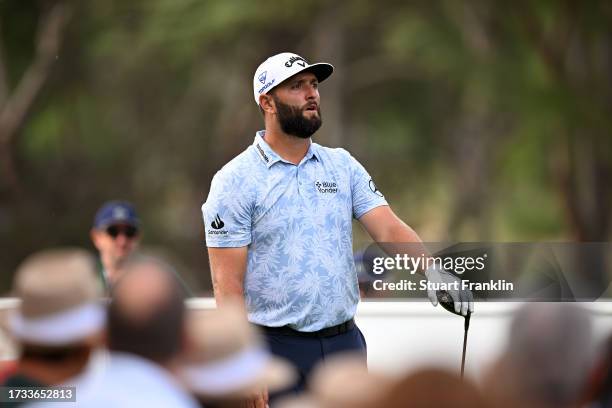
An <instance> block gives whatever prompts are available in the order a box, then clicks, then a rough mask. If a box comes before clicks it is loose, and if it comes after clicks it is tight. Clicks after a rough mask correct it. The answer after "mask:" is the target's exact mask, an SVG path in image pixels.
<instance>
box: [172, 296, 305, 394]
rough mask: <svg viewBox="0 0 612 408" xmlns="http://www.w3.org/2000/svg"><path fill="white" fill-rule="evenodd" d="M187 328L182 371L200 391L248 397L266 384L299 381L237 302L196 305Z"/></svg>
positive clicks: (279, 386) (285, 384) (276, 385)
mask: <svg viewBox="0 0 612 408" xmlns="http://www.w3.org/2000/svg"><path fill="white" fill-rule="evenodd" d="M187 333H188V339H189V340H188V341H190V345H191V347H190V350H189V351H188V353H187V355H186V357H185V361H184V364H183V367H182V370H181V375H182V377H183V379H184V380H185V382H186V383H187V386H188V387H189V388H190V390H191V391H192V392H194V393H195V394H197V395H199V396H202V397H210V398H240V397H248V396H250V395H253V394H254V393H256V392H257V391H259V390H261V389H262V387H264V386H265V387H267V388H268V390H269V391H271V392H273V391H276V390H280V389H283V388H285V387H288V386H290V385H291V384H293V382H294V381H295V378H296V374H295V371H294V370H293V368H292V367H291V366H290V365H289V364H288V363H286V362H285V361H284V360H281V359H278V358H276V357H274V356H272V355H271V354H270V353H269V352H268V350H267V349H266V348H265V346H264V345H263V343H262V340H261V338H260V336H259V333H257V330H256V329H255V328H254V327H253V326H252V325H251V324H250V323H249V322H248V321H247V319H246V312H245V311H244V310H243V309H242V308H241V307H239V306H236V305H234V304H224V305H223V306H222V307H221V308H220V309H217V310H212V311H203V310H192V311H191V312H190V315H189V317H188V325H187Z"/></svg>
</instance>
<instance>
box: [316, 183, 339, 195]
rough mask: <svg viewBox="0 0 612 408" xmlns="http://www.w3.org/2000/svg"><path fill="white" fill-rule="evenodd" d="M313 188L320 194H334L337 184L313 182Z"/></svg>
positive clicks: (336, 190)
mask: <svg viewBox="0 0 612 408" xmlns="http://www.w3.org/2000/svg"><path fill="white" fill-rule="evenodd" d="M315 187H316V188H317V191H318V192H319V193H321V194H336V193H337V192H338V184H337V183H336V182H335V181H315Z"/></svg>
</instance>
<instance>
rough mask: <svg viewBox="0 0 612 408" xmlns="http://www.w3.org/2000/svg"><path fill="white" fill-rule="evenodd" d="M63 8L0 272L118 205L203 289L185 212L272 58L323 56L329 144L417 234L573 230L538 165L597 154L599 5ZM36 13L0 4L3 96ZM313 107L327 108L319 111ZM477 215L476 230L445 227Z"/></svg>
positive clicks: (245, 115) (14, 78)
mask: <svg viewBox="0 0 612 408" xmlns="http://www.w3.org/2000/svg"><path fill="white" fill-rule="evenodd" d="M70 4H71V5H72V6H73V16H72V20H71V22H70V25H69V27H68V29H67V30H66V32H65V33H64V38H63V41H62V42H63V49H62V52H61V54H60V56H59V59H58V61H57V63H56V65H55V67H54V70H53V73H52V75H51V77H50V79H49V81H48V82H47V84H46V85H45V87H44V89H43V92H42V93H41V94H40V95H39V97H38V99H37V102H36V104H35V105H34V107H33V109H32V110H31V112H30V115H29V117H28V121H27V122H26V123H25V125H24V126H23V128H22V131H21V132H20V134H19V136H18V141H17V142H16V143H14V149H13V150H14V151H13V153H14V155H15V157H16V158H17V163H18V170H19V175H20V181H21V183H22V185H23V187H24V188H23V190H24V192H23V193H22V195H21V196H19V197H18V196H17V195H15V194H13V193H11V192H5V193H4V195H3V196H2V204H1V206H0V211H3V212H4V213H6V214H9V217H10V218H11V219H13V220H18V221H19V222H11V223H5V224H2V225H0V234H1V235H2V236H3V238H2V239H3V242H5V240H6V239H7V238H8V237H10V238H11V240H10V241H11V243H10V245H9V247H10V248H8V249H9V250H11V249H12V252H11V251H7V253H10V254H11V255H9V256H8V257H6V258H4V257H3V263H2V264H0V269H1V270H0V272H4V275H5V276H8V275H7V274H6V272H10V271H12V270H13V268H14V266H15V265H16V264H17V263H18V261H19V260H20V259H21V258H22V257H23V256H24V255H25V254H27V253H29V252H32V251H34V250H36V249H39V248H41V247H45V246H48V245H51V244H66V243H74V244H80V245H88V243H87V242H88V239H87V230H88V228H89V223H90V222H91V216H92V215H93V213H94V212H95V209H96V208H97V207H98V205H99V204H100V203H101V202H103V201H105V200H107V199H110V198H127V199H130V200H133V201H134V202H135V204H136V205H137V207H138V208H139V210H140V211H141V213H142V214H143V218H144V221H145V225H146V235H145V243H149V244H151V245H154V246H163V247H166V248H168V250H169V251H170V252H173V253H174V254H175V255H177V257H178V258H180V259H181V260H182V261H183V263H184V265H185V266H186V268H187V270H186V271H185V272H184V274H185V275H190V276H191V279H192V281H193V282H196V285H199V287H200V288H201V289H203V290H204V289H209V277H208V273H207V271H206V268H207V265H206V257H205V253H204V250H203V247H202V245H201V242H202V240H203V232H202V227H201V221H200V210H199V207H200V205H201V203H202V202H203V201H204V199H205V197H206V194H207V192H208V187H209V183H210V180H211V178H212V176H213V175H214V173H215V172H216V171H217V170H218V169H219V168H220V166H222V165H223V164H224V163H225V162H226V161H227V160H229V159H230V158H231V157H233V156H234V155H235V154H237V153H238V152H240V151H241V150H243V149H244V148H245V147H246V146H247V145H248V144H249V143H250V142H251V140H252V137H253V134H254V132H255V131H256V130H258V129H260V128H261V126H262V125H261V118H260V115H259V112H258V110H257V108H256V107H255V105H254V104H253V101H252V89H251V81H252V75H253V71H254V69H255V68H256V66H257V64H259V63H260V62H261V61H262V60H263V59H264V58H266V57H267V56H269V55H271V54H273V53H276V52H281V51H286V50H295V51H296V52H298V53H302V54H305V56H307V57H309V58H311V59H313V60H314V59H318V58H321V57H322V58H325V59H329V60H330V62H332V63H334V64H335V65H336V68H337V69H336V73H335V74H334V76H332V77H331V79H330V82H327V83H324V84H322V86H321V94H322V100H323V108H324V112H323V113H324V117H325V119H326V121H329V122H327V123H334V122H338V123H337V124H338V125H339V128H340V129H342V131H343V135H342V138H341V140H340V142H341V143H342V145H343V146H344V147H346V148H347V149H349V150H350V151H352V152H353V153H354V154H355V156H357V157H358V158H359V159H360V160H361V161H362V162H363V163H364V165H365V166H366V168H368V170H369V171H370V172H371V173H372V175H373V176H374V177H375V178H376V180H377V183H378V185H379V187H380V188H381V189H382V190H383V191H385V194H386V196H387V197H390V198H391V199H392V204H393V206H394V209H395V211H396V212H397V213H398V214H399V215H400V216H402V217H404V218H405V219H406V220H407V221H408V222H410V223H412V224H414V225H417V226H418V227H419V228H422V229H423V230H424V231H437V232H436V233H439V234H440V236H439V237H436V236H431V235H430V236H428V239H429V240H435V239H436V238H438V239H446V238H448V237H450V238H453V239H458V240H461V239H487V238H489V239H498V240H505V239H512V240H530V239H566V240H567V239H573V238H574V236H573V235H572V234H573V233H574V231H573V230H572V229H571V228H572V225H573V223H574V221H575V220H571V219H569V218H568V213H567V211H566V210H565V209H566V207H567V200H568V199H569V198H568V197H564V195H563V191H561V190H560V188H559V186H560V180H558V179H557V178H558V174H563V172H561V173H558V172H556V170H555V169H556V168H557V167H556V166H559V163H561V166H564V165H565V166H566V167H563V168H562V170H567V171H573V170H572V167H571V166H570V165H569V164H568V163H570V164H571V163H572V161H571V157H570V158H569V159H567V158H566V157H565V156H566V155H568V154H569V156H572V152H571V150H572V147H571V146H572V143H575V142H576V141H577V140H580V142H579V143H583V141H584V143H585V144H589V145H590V144H592V145H593V146H594V148H593V149H594V150H595V151H598V150H599V151H601V152H605V151H606V148H607V147H609V146H610V142H609V135H610V133H611V131H612V123H611V121H610V109H609V107H610V102H611V101H612V91H611V89H612V86H610V82H609V72H610V62H609V55H611V53H612V44H611V43H610V38H612V36H611V34H612V33H611V31H610V30H611V29H610V27H612V24H611V21H610V19H611V18H610V8H609V6H606V3H605V2H603V1H593V2H579V3H572V2H569V3H567V2H565V3H562V2H558V1H553V0H548V1H544V2H535V1H533V2H530V1H525V2H519V3H517V4H513V5H509V4H506V3H504V2H484V1H475V2H457V1H452V0H448V1H437V2H432V1H415V2H403V1H386V2H383V3H380V2H370V1H366V0H359V1H351V2H339V3H332V2H326V1H323V0H313V1H306V2H297V1H293V0H277V1H274V0H264V1H247V0H227V1H213V0H207V1H198V0H136V1H121V0H89V1H85V2H71V3H70ZM40 13H41V9H40V8H39V7H38V6H37V5H36V4H35V3H30V2H21V1H3V2H0V15H1V19H0V21H1V22H2V24H1V28H2V31H1V33H2V36H1V39H2V48H3V50H4V59H3V61H4V63H5V65H6V66H7V67H8V73H9V75H8V82H9V85H10V87H11V89H12V88H14V87H15V86H16V84H17V83H18V81H19V79H20V77H21V75H23V72H24V71H25V70H26V69H27V67H28V65H29V64H30V63H31V61H32V57H33V50H34V48H35V47H34V41H35V38H36V36H35V33H36V29H37V28H36V24H37V22H38V21H39V18H40ZM322 33H323V34H322ZM330 44H332V45H333V46H332V47H331V49H330ZM336 46H337V47H339V48H334V47H336ZM547 52H550V55H549V54H547ZM551 55H552V57H551V58H549V57H550V56H551ZM606 58H607V59H606ZM331 81H336V82H335V83H332V82H331ZM335 85H337V87H338V89H337V91H338V95H339V96H330V95H332V94H333V93H332V92H328V91H327V90H328V89H331V88H329V87H333V86H335ZM332 98H333V99H332ZM327 106H340V107H341V108H342V109H341V112H342V113H341V114H338V115H336V116H326V113H327V112H326V111H325V109H326V107H327ZM585 135H586V136H585ZM585 138H586V139H585ZM606 140H608V141H607V142H606ZM568 151H569V152H570V153H567V152H568ZM602 155H603V154H602ZM603 157H607V158H606V159H605V160H604V164H607V165H608V166H609V165H610V164H611V161H610V160H612V159H610V156H609V155H608V156H605V155H603ZM606 160H607V161H606ZM581 182H583V183H584V184H585V185H590V184H589V183H591V182H593V183H594V182H595V181H594V180H592V179H584V180H582V181H581ZM587 194H589V193H588V191H587ZM24 203H28V205H24ZM33 203H37V206H36V205H34V204H33ZM462 206H464V207H462ZM47 208H49V209H52V212H51V210H47ZM456 208H467V209H468V210H466V211H463V212H459V213H458V215H457V214H455V215H453V214H454V212H453V211H454V210H453V209H456ZM26 209H28V210H30V212H28V213H25V211H26ZM436 209H439V210H437V211H436ZM589 216H590V217H591V219H594V218H597V217H601V214H595V213H593V214H590V213H589ZM489 219H491V220H493V222H492V223H491V225H492V227H491V228H490V231H489V233H488V235H487V236H486V237H484V236H478V235H469V236H467V235H465V234H463V233H462V232H461V231H464V230H471V231H484V230H486V227H487V225H488V223H489V221H488V220H489ZM455 224H456V225H459V226H460V227H459V228H458V229H457V231H458V232H457V231H455V232H453V231H451V225H455ZM462 224H465V225H467V226H468V227H466V228H463V227H461V225H462ZM58 225H59V226H58ZM62 226H65V228H63V227H62ZM480 227H483V228H480ZM17 230H19V233H17V232H16V231H17ZM40 231H53V234H50V233H40ZM33 236H36V237H37V238H36V239H34V238H32V237H33ZM51 237H52V238H51ZM196 290H197V288H196Z"/></svg>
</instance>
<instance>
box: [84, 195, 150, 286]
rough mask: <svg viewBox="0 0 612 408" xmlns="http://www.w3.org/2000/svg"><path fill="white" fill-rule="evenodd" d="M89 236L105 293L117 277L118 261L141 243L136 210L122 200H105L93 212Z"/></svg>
mask: <svg viewBox="0 0 612 408" xmlns="http://www.w3.org/2000/svg"><path fill="white" fill-rule="evenodd" d="M90 236H91V241H92V242H93V244H94V246H95V247H96V248H97V249H98V252H99V254H100V263H101V279H102V282H103V284H104V287H105V289H106V291H107V292H108V290H109V288H110V287H111V286H112V285H113V284H114V283H115V282H116V281H117V279H118V278H119V275H120V266H121V262H123V261H124V260H125V259H127V257H128V256H129V255H130V254H131V253H132V252H133V251H134V250H135V249H136V248H138V244H139V243H140V220H139V219H138V215H137V214H136V209H135V208H134V206H133V205H132V204H130V203H128V202H125V201H109V202H106V203H105V204H104V205H102V207H100V209H99V210H98V212H97V213H96V216H95V218H94V223H93V227H92V228H91V232H90Z"/></svg>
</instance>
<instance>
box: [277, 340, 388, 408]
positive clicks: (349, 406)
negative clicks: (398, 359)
mask: <svg viewBox="0 0 612 408" xmlns="http://www.w3.org/2000/svg"><path fill="white" fill-rule="evenodd" d="M392 384H393V378H391V377H388V376H385V375H383V374H380V373H377V372H371V371H368V369H367V367H366V364H365V361H364V356H363V355H362V354H357V353H350V352H347V353H342V354H338V355H336V356H333V357H330V358H327V359H326V360H325V361H324V362H322V363H320V364H319V365H318V366H317V367H315V369H314V371H313V373H312V376H311V377H310V379H309V384H308V386H309V392H308V393H306V394H303V395H301V396H300V397H298V398H295V399H287V400H285V401H281V403H280V404H278V405H279V408H359V407H372V406H377V404H376V402H377V401H378V399H379V398H381V396H382V395H384V393H385V392H386V391H387V390H388V389H389V387H390V386H391V385H392Z"/></svg>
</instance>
